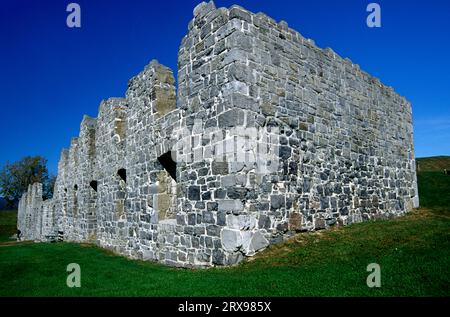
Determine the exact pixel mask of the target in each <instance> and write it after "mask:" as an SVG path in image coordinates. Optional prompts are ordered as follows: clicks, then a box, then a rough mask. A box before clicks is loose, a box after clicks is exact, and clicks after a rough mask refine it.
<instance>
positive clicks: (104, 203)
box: [18, 2, 419, 267]
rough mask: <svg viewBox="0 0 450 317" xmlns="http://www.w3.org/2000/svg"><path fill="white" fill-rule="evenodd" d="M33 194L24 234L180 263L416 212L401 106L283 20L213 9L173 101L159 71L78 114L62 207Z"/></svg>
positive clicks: (23, 210)
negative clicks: (91, 111) (89, 112)
mask: <svg viewBox="0 0 450 317" xmlns="http://www.w3.org/2000/svg"><path fill="white" fill-rule="evenodd" d="M33 186H34V187H32V188H31V187H30V189H29V191H28V193H26V194H24V197H23V198H22V200H21V202H20V206H19V221H18V225H19V228H23V232H24V237H25V238H27V239H36V240H45V239H46V238H45V237H46V236H51V235H52V234H54V235H56V234H57V235H58V236H59V237H60V239H63V240H66V241H85V242H95V243H97V244H98V245H100V246H102V247H106V248H109V249H112V250H114V251H116V252H118V253H120V254H124V255H126V256H129V257H132V258H140V259H146V260H147V259H148V260H156V261H159V262H161V263H165V264H169V265H174V266H185V267H194V266H195V267H203V266H205V267H206V266H211V265H231V264H234V263H237V262H239V261H241V260H242V259H243V257H244V256H252V255H253V254H255V253H256V252H258V251H260V250H262V249H264V248H265V247H267V246H268V245H269V244H272V243H277V242H279V241H281V240H282V239H283V238H285V237H287V236H290V235H292V234H293V233H295V232H298V231H307V230H318V229H325V228H328V227H331V226H335V225H347V224H351V223H354V222H360V221H363V220H369V219H378V218H387V217H392V216H397V215H401V214H403V213H405V212H407V211H409V210H411V209H412V208H414V207H418V203H419V202H418V194H417V182H416V172H415V164H414V151H413V139H412V116H411V106H410V104H409V103H408V102H407V101H406V100H405V99H404V98H403V97H401V96H399V95H397V94H396V93H395V92H394V91H393V90H392V88H390V87H386V86H384V85H382V84H381V83H380V81H379V80H378V79H376V78H374V77H371V76H370V75H368V74H367V73H365V72H364V71H362V70H360V68H359V67H358V65H355V64H353V63H352V62H351V61H350V60H348V59H343V58H341V57H339V56H338V55H337V54H335V53H334V52H333V51H332V50H331V49H320V48H318V47H317V46H315V44H314V42H313V41H312V40H309V39H305V38H304V37H302V36H301V35H300V34H299V33H298V32H296V31H294V30H292V29H290V28H289V27H288V25H287V23H286V22H283V21H282V22H280V23H277V22H275V21H274V20H273V19H271V18H269V17H267V16H266V15H264V14H261V13H258V14H253V13H251V12H248V11H246V10H245V9H243V8H241V7H238V6H233V7H231V8H229V9H226V8H219V9H216V7H215V6H214V4H213V3H212V2H209V3H202V4H200V5H199V6H197V7H196V8H195V9H194V18H193V19H192V21H191V22H190V23H189V27H188V33H187V35H186V36H185V37H184V38H183V40H182V43H181V46H180V49H179V59H178V91H176V88H175V80H174V77H173V74H172V71H171V70H170V69H169V68H167V67H165V66H163V65H161V64H159V63H158V62H157V61H152V62H151V63H150V64H149V65H147V66H146V67H145V69H144V70H143V71H142V72H141V73H139V74H138V75H137V76H135V77H134V78H132V79H131V80H130V81H129V84H128V89H127V92H126V94H125V98H111V99H108V100H106V101H103V102H102V103H101V105H100V108H99V113H98V117H97V118H96V119H94V118H89V117H84V119H83V122H82V123H81V126H80V135H79V136H78V138H74V139H73V140H72V142H71V145H70V148H69V150H64V151H63V152H62V153H61V159H60V162H59V164H58V178H57V182H56V185H55V196H54V198H53V199H52V200H51V201H45V202H42V199H41V200H39V199H38V198H37V196H39V190H38V187H36V186H37V185H36V186H35V185H33ZM40 195H42V193H41V194H40ZM39 206H40V207H39ZM33 217H34V218H36V219H35V220H36V221H34V222H32V221H31V219H33ZM32 224H33V225H32ZM34 224H35V225H34ZM21 230H22V229H21Z"/></svg>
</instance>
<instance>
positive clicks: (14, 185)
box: [0, 156, 54, 207]
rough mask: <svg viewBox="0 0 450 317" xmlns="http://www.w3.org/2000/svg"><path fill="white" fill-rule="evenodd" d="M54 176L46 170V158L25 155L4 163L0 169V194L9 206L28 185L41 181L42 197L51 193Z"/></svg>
mask: <svg viewBox="0 0 450 317" xmlns="http://www.w3.org/2000/svg"><path fill="white" fill-rule="evenodd" d="M53 179H54V177H50V176H49V174H48V170H47V159H45V158H44V157H42V156H26V157H24V158H22V159H21V160H19V161H17V162H14V163H9V162H8V163H6V164H5V166H3V168H2V169H1V170H0V195H1V196H3V198H4V199H5V200H6V201H7V203H8V205H9V206H10V207H12V206H14V205H15V204H16V203H17V202H18V201H19V199H20V197H21V196H22V194H23V193H24V192H26V191H27V189H28V185H30V184H33V183H42V184H43V188H44V193H43V196H44V199H47V198H50V197H51V196H52V193H53V186H52V184H51V182H53V184H54V180H53Z"/></svg>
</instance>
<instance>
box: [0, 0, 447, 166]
mask: <svg viewBox="0 0 450 317" xmlns="http://www.w3.org/2000/svg"><path fill="white" fill-rule="evenodd" d="M70 2H71V1H63V0H33V1H32V0H27V1H25V0H6V1H5V0H2V1H1V2H0V43H1V49H0V96H1V97H0V98H1V99H0V109H1V114H2V116H1V124H0V165H3V164H4V163H5V162H6V161H15V160H18V159H20V158H21V157H23V156H25V155H43V156H45V157H47V158H48V160H49V168H50V171H51V172H53V173H56V167H57V162H58V159H59V154H60V150H61V148H63V147H68V146H69V144H70V138H71V137H72V136H77V135H78V132H79V124H80V122H81V119H82V116H83V114H88V115H90V116H96V114H97V109H98V105H99V103H100V101H101V100H102V99H106V98H108V97H112V96H116V97H118V96H123V95H124V93H125V90H126V87H127V81H128V79H130V78H131V77H132V76H133V75H135V74H137V73H138V72H139V71H140V70H141V69H142V68H143V67H144V66H145V65H146V64H147V63H148V62H149V61H150V60H151V59H153V58H156V59H158V60H159V61H160V62H161V63H163V64H165V65H167V66H169V67H171V68H172V69H173V70H174V71H175V72H176V65H177V53H178V47H179V45H180V42H181V39H182V37H183V36H184V35H185V34H186V32H187V25H188V22H189V21H190V19H191V18H192V10H193V8H194V7H195V6H196V5H197V4H198V3H199V2H200V1H190V0H178V1H177V0H164V1H151V0H147V1H145V0H128V1H111V0H95V1H92V0H90V1H88V0H83V1H81V0H78V1H73V2H77V3H79V4H80V6H81V19H82V21H81V23H82V27H81V28H80V29H70V28H68V27H67V26H66V23H65V22H66V17H67V14H68V13H67V12H66V10H65V9H66V6H67V4H68V3H70ZM370 2H377V3H379V4H380V6H381V10H382V12H381V19H382V27H381V28H378V29H373V28H368V27H367V26H366V23H365V20H366V17H367V14H368V13H367V12H366V6H367V4H368V3H370ZM215 3H216V6H217V7H220V6H225V7H229V6H231V5H232V4H239V5H242V6H244V7H245V8H247V9H249V10H251V11H253V12H259V11H262V12H265V13H266V14H268V15H269V16H271V17H273V18H274V19H276V20H278V21H279V20H285V21H287V22H288V23H289V26H290V27H292V28H294V29H296V30H297V31H299V32H300V33H301V34H303V36H305V37H308V38H312V39H313V40H314V41H315V42H316V43H317V45H318V46H320V47H331V48H332V49H333V50H334V51H335V52H337V53H338V54H339V55H341V56H343V57H349V58H350V59H351V60H352V61H353V62H354V63H357V64H359V65H360V66H361V68H362V69H364V70H365V71H367V72H369V73H370V74H372V75H374V76H376V77H378V78H380V79H381V81H382V82H383V83H384V84H386V85H389V86H392V87H394V89H395V90H396V91H397V92H398V93H400V94H401V95H403V96H405V97H406V98H407V99H408V100H409V101H410V102H411V103H412V105H413V117H414V133H415V135H414V137H415V150H416V156H417V157H423V156H433V155H450V58H449V52H450V2H448V1H440V0H427V1H409V0H396V1H392V0H390V1H375V0H371V1H365V0H346V1H342V0H336V1H323V0H322V1H321V0H308V1H306V0H291V1H289V0H276V1H274V0H232V1H228V0H226V1H225V0H223V1H221V0H217V1H215Z"/></svg>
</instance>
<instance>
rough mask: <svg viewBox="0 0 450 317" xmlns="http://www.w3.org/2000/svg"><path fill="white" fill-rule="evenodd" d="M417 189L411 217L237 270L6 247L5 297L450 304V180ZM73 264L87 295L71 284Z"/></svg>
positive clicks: (349, 231)
mask: <svg viewBox="0 0 450 317" xmlns="http://www.w3.org/2000/svg"><path fill="white" fill-rule="evenodd" d="M419 190H420V195H421V206H422V207H421V208H420V209H419V210H416V211H414V212H412V213H410V214H408V215H407V216H405V217H401V218H397V219H394V220H388V221H373V222H366V223H360V224H355V225H351V226H349V227H345V228H341V229H334V230H330V231H320V232H315V233H306V234H299V235H296V236H295V237H294V238H292V239H291V240H289V241H286V242H285V243H282V244H280V245H276V246H272V247H270V248H268V249H267V250H266V251H264V252H262V253H260V254H259V255H257V256H256V257H254V258H252V259H251V261H247V262H245V263H243V264H241V265H239V266H236V267H232V268H213V269H208V270H188V269H174V268H169V267H165V266H162V265H159V264H155V263H149V262H142V261H132V260H128V259H126V258H124V257H120V256H116V255H113V254H111V253H109V252H107V251H105V250H102V249H100V248H97V247H94V246H88V245H77V244H70V243H54V244H44V243H41V244H29V243H27V244H20V245H14V246H5V245H3V246H1V245H0V295H2V296H5V295H9V296H58V295H60V296H449V295H450V290H449V285H450V236H449V233H450V230H449V229H450V207H449V206H450V204H449V196H450V194H449V193H450V176H445V175H443V174H442V173H433V172H422V173H420V174H419ZM2 223H3V222H2ZM2 230H3V227H2ZM72 262H75V263H78V264H80V266H81V288H73V289H71V288H68V287H67V286H66V277H67V274H68V273H67V272H66V266H67V264H69V263H72ZM369 263H378V264H379V265H380V266H381V283H382V285H381V288H368V287H367V285H366V278H367V275H368V274H369V273H368V272H366V267H367V265H368V264H369Z"/></svg>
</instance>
